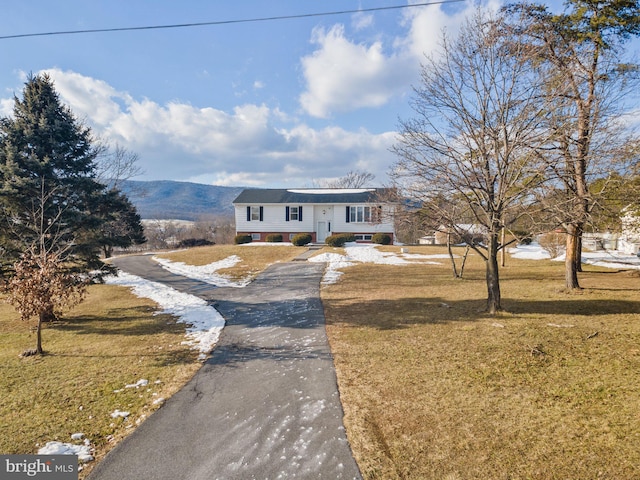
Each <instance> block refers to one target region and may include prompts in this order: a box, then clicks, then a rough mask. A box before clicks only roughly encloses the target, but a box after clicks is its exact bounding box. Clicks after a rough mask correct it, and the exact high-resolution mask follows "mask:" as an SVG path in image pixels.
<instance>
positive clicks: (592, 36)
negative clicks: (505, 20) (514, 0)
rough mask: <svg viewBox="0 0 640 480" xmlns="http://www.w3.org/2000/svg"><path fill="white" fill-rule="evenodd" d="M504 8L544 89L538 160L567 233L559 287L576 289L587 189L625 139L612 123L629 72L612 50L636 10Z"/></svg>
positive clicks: (639, 18) (577, 1)
mask: <svg viewBox="0 0 640 480" xmlns="http://www.w3.org/2000/svg"><path fill="white" fill-rule="evenodd" d="M505 11H507V12H509V14H510V15H511V22H510V23H511V31H512V32H513V33H514V34H515V36H516V38H518V39H519V40H521V41H522V42H523V45H519V46H518V47H517V48H518V49H520V50H522V49H528V51H527V52H526V58H529V59H530V60H531V65H532V66H534V67H535V68H536V71H537V72H538V73H540V74H541V75H542V77H543V79H544V82H545V84H546V85H547V87H548V88H547V90H546V91H545V92H544V94H545V96H546V97H547V101H548V103H549V105H550V108H549V111H550V112H551V113H552V115H549V116H548V117H547V120H548V122H547V124H546V125H545V128H546V129H547V130H548V131H549V132H550V134H551V135H550V143H549V145H548V146H547V149H546V152H545V158H546V160H547V161H548V163H549V165H550V166H552V167H553V170H554V175H555V178H556V179H557V181H558V183H559V184H561V185H562V186H563V188H564V191H565V195H564V199H563V200H562V202H560V203H557V204H555V205H549V207H552V209H553V210H555V214H556V218H557V219H558V222H559V223H560V224H562V225H563V226H564V229H565V230H566V233H567V236H566V261H565V285H566V287H567V288H568V289H576V288H580V285H579V282H578V271H580V265H581V251H582V243H581V239H582V233H583V231H584V229H585V224H586V223H587V222H588V221H589V219H590V215H591V212H592V210H593V208H594V205H596V203H597V202H596V199H594V192H591V191H590V188H589V184H590V182H593V181H594V180H595V179H596V178H597V177H598V176H604V175H606V174H607V171H608V170H609V169H612V168H616V167H613V166H612V165H613V164H614V163H615V162H616V161H618V160H620V159H621V158H622V157H623V155H624V150H625V143H626V142H627V138H625V134H624V133H623V132H622V131H621V129H620V125H619V124H617V118H618V116H619V115H620V105H621V104H620V103H619V100H620V98H621V97H622V96H623V95H624V93H625V92H626V91H628V89H629V86H630V85H629V83H628V80H630V79H631V75H630V74H633V73H635V72H636V71H637V67H636V66H635V65H629V64H625V63H623V62H622V61H621V58H620V53H621V50H620V49H619V47H620V46H621V43H622V41H623V40H625V39H627V38H628V37H629V36H631V35H637V34H638V32H639V31H640V5H639V3H638V2H637V0H632V1H623V2H611V1H608V0H594V1H588V2H587V1H583V0H569V1H568V2H567V3H566V11H565V12H564V13H562V14H560V15H556V14H553V13H552V12H550V11H549V10H548V9H547V7H546V6H542V5H535V4H529V3H519V4H515V5H511V6H509V7H507V8H506V10H505ZM599 193H602V190H601V191H600V192H599Z"/></svg>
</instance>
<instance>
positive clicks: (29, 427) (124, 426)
mask: <svg viewBox="0 0 640 480" xmlns="http://www.w3.org/2000/svg"><path fill="white" fill-rule="evenodd" d="M155 311H156V308H155V305H154V304H153V302H151V301H148V300H144V299H140V298H136V297H134V296H133V295H131V294H130V293H129V291H128V289H126V288H123V287H117V286H109V285H96V286H93V287H91V288H90V290H89V295H88V297H87V300H86V301H85V302H84V303H82V304H81V305H79V306H78V307H76V308H75V309H74V310H73V311H72V312H70V313H68V314H66V315H65V316H64V318H63V319H62V320H61V321H60V322H58V323H57V324H56V325H52V326H47V327H45V329H44V330H43V347H44V349H45V351H46V352H47V354H46V355H45V356H43V357H27V358H19V357H18V354H19V353H20V352H22V351H24V350H25V349H27V348H30V347H32V346H33V345H34V343H35V334H34V333H33V332H31V331H30V329H29V326H28V324H26V323H25V322H22V321H20V320H19V319H18V317H17V315H16V314H15V312H14V311H13V310H12V309H11V308H10V307H8V306H7V305H5V304H2V303H0V372H1V375H0V392H2V395H1V396H0V431H1V432H2V434H0V452H2V453H5V454H10V453H36V452H37V450H38V447H39V446H44V445H45V443H46V442H49V441H54V440H57V441H60V442H64V443H67V442H70V443H76V442H71V435H72V434H73V433H78V432H81V433H84V434H85V436H86V438H88V439H89V440H90V441H91V444H92V446H93V447H95V449H96V457H97V459H98V460H99V459H100V458H101V457H102V456H104V454H105V453H106V452H107V451H108V450H109V449H110V448H111V447H112V446H113V445H115V444H116V443H117V441H118V440H119V439H121V438H122V437H123V436H124V435H126V434H127V433H128V432H129V431H131V429H132V428H133V427H134V426H135V425H136V424H137V422H139V421H141V420H143V419H144V418H145V416H147V415H148V414H150V413H151V412H152V411H153V410H155V409H156V408H158V406H157V405H156V406H154V405H153V402H154V400H156V399H158V398H167V397H169V396H170V395H172V394H173V393H175V392H176V391H177V390H178V389H179V388H180V387H181V386H182V385H184V383H185V382H186V381H187V380H188V379H189V378H191V376H193V374H194V373H195V371H196V370H197V369H198V368H199V366H200V362H198V361H197V353H196V352H194V351H190V350H189V349H188V347H186V346H185V345H182V344H181V342H182V341H183V340H184V332H185V326H184V325H182V324H178V323H176V321H175V319H174V318H173V317H172V316H169V315H154V312H155ZM140 379H146V380H148V381H149V385H147V386H146V387H143V388H125V385H129V384H134V383H136V382H137V381H138V380H140ZM156 382H158V383H156ZM116 390H119V391H118V392H116ZM116 409H118V410H121V411H128V412H130V415H129V418H128V419H127V420H126V421H125V420H123V419H122V418H116V419H114V418H112V417H111V413H112V412H114V411H115V410H116ZM94 464H95V462H90V463H89V464H87V469H86V470H85V471H84V472H83V475H84V474H86V473H87V471H88V470H89V469H91V467H92V466H93V465H94Z"/></svg>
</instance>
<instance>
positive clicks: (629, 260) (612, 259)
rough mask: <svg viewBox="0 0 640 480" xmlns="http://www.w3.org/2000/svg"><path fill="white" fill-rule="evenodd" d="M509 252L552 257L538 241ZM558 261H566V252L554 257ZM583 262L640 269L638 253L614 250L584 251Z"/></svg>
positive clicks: (531, 257) (526, 256)
mask: <svg viewBox="0 0 640 480" xmlns="http://www.w3.org/2000/svg"><path fill="white" fill-rule="evenodd" d="M509 253H510V254H511V256H512V257H513V258H519V259H524V260H546V259H549V258H551V256H550V255H549V253H547V252H546V251H545V250H544V249H543V248H542V247H541V246H540V245H539V244H538V243H535V242H532V243H531V244H530V245H518V246H517V247H515V248H510V249H509ZM553 260H554V261H557V262H564V260H565V255H564V253H563V254H562V255H560V256H559V257H557V258H554V259H553ZM582 262H583V263H586V264H589V265H595V266H598V267H605V268H620V269H625V268H627V269H629V268H630V269H640V258H638V257H637V256H636V255H629V254H626V253H621V252H617V251H613V250H602V251H596V252H585V251H583V252H582Z"/></svg>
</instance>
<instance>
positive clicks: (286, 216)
mask: <svg viewBox="0 0 640 480" xmlns="http://www.w3.org/2000/svg"><path fill="white" fill-rule="evenodd" d="M284 220H285V222H288V221H289V207H284Z"/></svg>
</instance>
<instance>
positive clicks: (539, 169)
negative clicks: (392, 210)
mask: <svg viewBox="0 0 640 480" xmlns="http://www.w3.org/2000/svg"><path fill="white" fill-rule="evenodd" d="M502 27H503V19H502V17H500V16H497V15H494V14H490V13H487V12H484V11H480V10H479V11H478V12H477V13H476V14H475V15H474V16H473V17H472V18H470V19H469V20H468V21H467V22H466V23H465V24H464V25H463V26H462V28H461V30H460V34H459V36H458V37H457V38H454V39H451V38H449V37H448V36H446V35H444V36H443V41H442V54H441V56H438V57H429V58H427V61H426V63H425V64H424V65H423V67H422V78H421V80H422V81H421V84H420V87H419V88H416V89H415V95H414V99H413V102H412V107H413V110H414V111H415V113H416V117H415V118H413V119H411V120H407V121H403V122H402V129H401V134H400V138H399V141H398V143H397V144H396V145H395V146H394V151H395V153H396V154H397V155H398V160H397V162H396V164H395V165H394V168H393V170H392V172H391V176H392V178H393V179H394V181H395V182H396V184H397V186H398V190H399V192H401V193H402V194H403V195H406V196H407V197H409V198H411V199H415V200H419V201H421V202H422V204H423V214H424V215H425V216H427V217H430V218H431V219H432V222H433V223H441V224H442V225H443V226H444V227H445V228H447V229H448V231H451V232H452V233H456V234H458V235H460V236H462V237H464V236H465V234H466V233H467V228H466V227H463V226H462V224H468V223H469V222H470V220H471V221H472V222H473V223H474V224H476V225H481V226H482V227H483V228H484V230H485V232H486V234H485V235H486V243H477V242H472V243H471V244H470V246H471V247H472V248H473V249H474V250H475V251H476V252H477V253H478V254H479V255H481V256H482V258H483V259H484V260H485V265H486V282H487V310H488V312H490V313H495V312H497V311H499V310H501V309H502V304H501V294H500V282H499V272H498V251H499V250H500V249H501V248H503V247H504V245H502V244H501V243H500V239H501V235H500V233H501V231H502V229H503V227H504V226H505V222H506V220H507V218H514V217H515V216H517V213H516V212H518V211H519V210H518V209H520V208H521V204H522V203H524V202H526V201H527V200H528V199H529V195H530V190H531V188H533V187H535V186H537V185H538V184H539V183H540V182H541V181H542V180H543V179H544V165H542V164H541V163H540V161H539V159H538V158H537V156H536V155H535V145H538V144H540V142H542V141H543V138H541V137H540V135H541V133H540V129H539V126H540V121H541V118H542V117H543V116H544V112H545V109H544V105H541V104H540V102H539V99H540V96H539V94H538V85H536V84H535V77H532V75H531V74H530V71H529V70H528V65H526V64H525V62H524V61H523V60H522V58H520V57H519V56H518V55H517V52H514V51H513V50H512V49H511V47H510V46H509V45H507V41H506V40H507V39H506V37H505V36H503V35H502V33H503V30H502Z"/></svg>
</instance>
